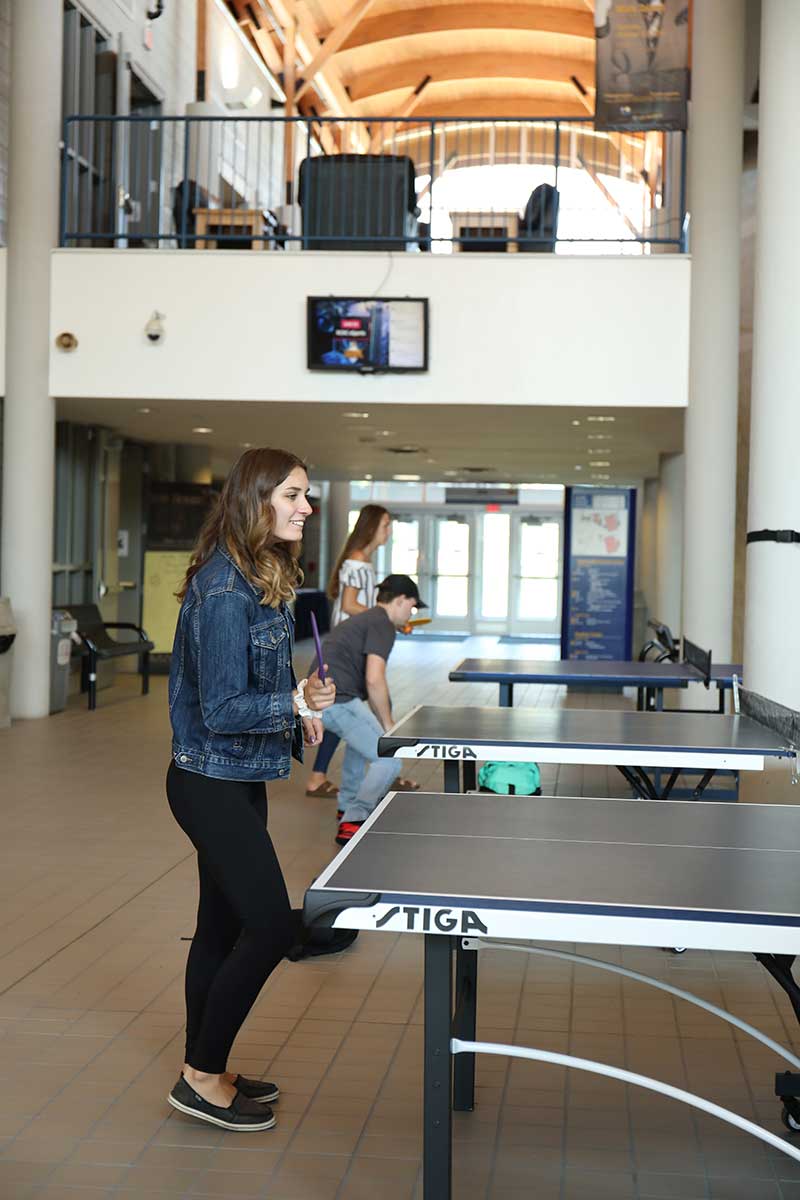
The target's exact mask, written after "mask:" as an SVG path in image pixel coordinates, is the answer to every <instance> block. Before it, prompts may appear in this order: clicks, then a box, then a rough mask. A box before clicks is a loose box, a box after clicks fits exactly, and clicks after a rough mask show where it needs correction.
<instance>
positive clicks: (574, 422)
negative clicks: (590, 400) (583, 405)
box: [571, 417, 591, 425]
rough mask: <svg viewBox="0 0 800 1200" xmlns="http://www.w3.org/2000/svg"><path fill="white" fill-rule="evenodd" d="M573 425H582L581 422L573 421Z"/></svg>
mask: <svg viewBox="0 0 800 1200" xmlns="http://www.w3.org/2000/svg"><path fill="white" fill-rule="evenodd" d="M589 420H590V421H591V417H590V418H589ZM571 424H573V425H580V421H572V422H571Z"/></svg>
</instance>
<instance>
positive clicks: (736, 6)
mask: <svg viewBox="0 0 800 1200" xmlns="http://www.w3.org/2000/svg"><path fill="white" fill-rule="evenodd" d="M693 12H694V31H693V45H692V105H691V114H690V133H689V211H690V213H691V226H690V245H691V253H692V300H691V304H692V311H691V327H690V331H691V348H690V359H689V408H688V411H687V413H686V433H685V451H686V487H685V505H684V507H685V512H686V528H685V535H684V553H683V628H684V630H686V631H687V632H688V633H689V636H690V637H691V638H692V639H693V640H696V641H697V642H698V643H699V644H700V645H702V646H707V647H709V648H711V649H712V650H713V653H714V657H715V658H716V659H717V660H718V661H723V660H725V659H729V658H730V654H731V643H732V639H733V557H734V553H733V552H734V534H735V514H736V420H737V407H738V372H739V357H738V344H739V258H740V244H739V243H740V238H741V224H740V193H741V173H742V120H743V105H744V100H743V87H744V25H745V21H744V12H745V5H744V2H743V0H701V3H699V4H695V6H694V10H693Z"/></svg>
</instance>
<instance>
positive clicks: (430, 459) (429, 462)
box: [425, 458, 436, 467]
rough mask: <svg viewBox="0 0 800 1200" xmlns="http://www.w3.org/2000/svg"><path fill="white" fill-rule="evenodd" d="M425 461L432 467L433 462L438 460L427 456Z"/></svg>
mask: <svg viewBox="0 0 800 1200" xmlns="http://www.w3.org/2000/svg"><path fill="white" fill-rule="evenodd" d="M425 462H426V463H427V464H428V466H431V467H432V466H433V464H434V463H435V462H436V459H435V458H426V459H425Z"/></svg>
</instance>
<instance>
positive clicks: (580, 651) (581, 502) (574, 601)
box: [561, 487, 636, 662]
mask: <svg viewBox="0 0 800 1200" xmlns="http://www.w3.org/2000/svg"><path fill="white" fill-rule="evenodd" d="M564 491H565V496H564V505H565V511H564V599H563V604H562V614H561V657H562V658H574V659H584V660H586V661H595V662H599V661H602V660H609V659H612V660H623V661H624V660H626V659H630V657H631V643H632V639H633V568H634V554H635V546H636V491H635V489H634V488H593V487H568V488H565V489H564Z"/></svg>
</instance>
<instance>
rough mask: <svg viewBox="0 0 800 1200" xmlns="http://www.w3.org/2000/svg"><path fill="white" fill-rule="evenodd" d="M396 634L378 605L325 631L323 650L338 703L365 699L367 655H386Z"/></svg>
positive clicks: (382, 609) (387, 655)
mask: <svg viewBox="0 0 800 1200" xmlns="http://www.w3.org/2000/svg"><path fill="white" fill-rule="evenodd" d="M396 636H397V630H396V629H395V627H394V625H393V624H392V622H391V621H390V620H389V618H388V616H387V615H386V609H385V608H381V607H380V605H377V606H376V607H375V608H370V609H368V610H367V612H364V613H358V614H357V615H356V616H355V617H350V619H349V620H347V621H343V622H342V623H341V625H337V626H336V628H335V629H332V630H331V631H330V633H329V634H327V636H326V637H325V638H324V639H323V642H322V653H323V656H324V658H325V662H326V663H327V664H328V670H329V671H330V673H331V675H332V676H333V678H334V681H335V683H336V703H337V704H346V703H347V701H348V700H355V699H358V700H366V698H367V679H366V672H367V655H368V654H379V655H380V657H381V658H382V659H384V660H386V659H388V657H389V655H390V654H391V652H392V646H393V645H394V640H395V638H396ZM314 665H316V659H315V662H314ZM312 670H313V667H312Z"/></svg>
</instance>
